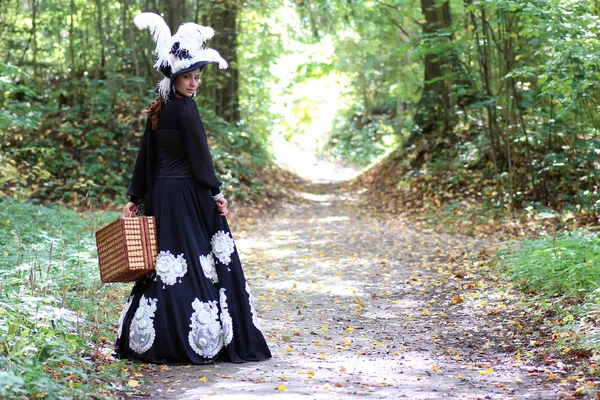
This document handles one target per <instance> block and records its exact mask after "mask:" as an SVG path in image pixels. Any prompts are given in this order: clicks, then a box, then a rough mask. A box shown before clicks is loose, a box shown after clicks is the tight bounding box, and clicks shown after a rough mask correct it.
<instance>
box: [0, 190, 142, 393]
mask: <svg viewBox="0 0 600 400" xmlns="http://www.w3.org/2000/svg"><path fill="white" fill-rule="evenodd" d="M116 217H117V214H116V213H114V212H91V211H90V212H87V213H79V212H75V211H72V210H68V209H65V208H62V207H54V208H49V207H44V206H40V205H38V204H34V203H33V202H31V201H28V202H18V201H15V200H13V199H10V198H6V197H4V198H0V248H1V251H0V364H1V365H2V371H0V398H9V399H26V398H43V399H83V398H90V396H92V397H93V398H97V399H109V398H114V397H115V396H116V393H117V392H121V393H123V392H126V391H127V389H126V386H124V385H123V384H122V382H123V381H125V380H126V379H127V378H128V377H129V376H130V374H131V373H132V372H131V371H130V368H131V367H128V366H127V365H126V364H125V363H123V362H121V361H118V360H114V359H113V358H112V346H113V343H114V339H115V331H116V322H117V319H118V310H119V308H120V307H121V306H122V303H123V302H122V300H123V299H124V298H125V297H126V293H125V291H126V290H127V287H125V286H124V285H112V286H111V285H102V283H101V282H100V279H99V275H98V264H97V258H96V249H95V239H94V236H93V234H94V232H95V230H96V229H97V228H98V227H99V226H102V225H104V224H106V223H108V222H109V221H111V220H114V219H115V218H116ZM92 394H93V395H92Z"/></svg>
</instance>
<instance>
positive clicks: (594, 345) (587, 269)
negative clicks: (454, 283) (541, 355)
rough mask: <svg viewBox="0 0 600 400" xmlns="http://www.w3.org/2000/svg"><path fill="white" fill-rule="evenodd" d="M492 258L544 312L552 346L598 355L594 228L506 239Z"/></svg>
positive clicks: (599, 269)
mask: <svg viewBox="0 0 600 400" xmlns="http://www.w3.org/2000/svg"><path fill="white" fill-rule="evenodd" d="M496 259H497V261H498V266H499V268H500V270H501V271H502V273H503V274H505V276H506V277H507V279H508V280H510V281H512V282H514V283H515V284H516V285H517V286H518V287H519V288H521V289H522V290H523V291H524V292H525V293H528V294H529V300H528V303H530V305H529V306H531V307H533V308H534V309H535V310H534V311H535V312H536V313H538V314H539V315H544V316H545V325H546V326H548V327H550V330H551V331H552V339H553V343H554V348H555V350H557V351H559V352H560V353H562V354H563V355H564V356H566V357H571V358H572V359H582V358H583V359H587V360H589V361H590V362H593V363H597V362H598V361H600V329H598V322H600V237H599V235H598V232H594V231H592V230H575V231H571V232H566V233H560V234H558V235H556V236H547V237H543V238H537V239H531V240H527V241H523V242H520V243H516V242H514V243H510V244H509V245H508V249H506V250H502V251H500V252H499V253H498V254H497V255H496ZM599 372H600V371H599Z"/></svg>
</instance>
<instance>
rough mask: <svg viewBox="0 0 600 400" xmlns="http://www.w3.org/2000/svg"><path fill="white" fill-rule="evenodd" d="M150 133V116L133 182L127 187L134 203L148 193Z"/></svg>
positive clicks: (134, 170)
mask: <svg viewBox="0 0 600 400" xmlns="http://www.w3.org/2000/svg"><path fill="white" fill-rule="evenodd" d="M149 135H150V118H149V117H148V120H147V121H146V128H145V129H144V134H143V136H142V143H141V144H140V150H139V151H138V155H137V159H136V160H135V167H134V168H133V176H132V177H131V183H130V184H129V189H127V195H128V196H129V201H131V202H132V203H136V204H137V203H138V202H139V200H140V199H142V198H143V197H144V195H145V194H146V171H147V169H146V163H147V162H148V157H147V154H146V151H147V148H148V140H149V139H148V136H149Z"/></svg>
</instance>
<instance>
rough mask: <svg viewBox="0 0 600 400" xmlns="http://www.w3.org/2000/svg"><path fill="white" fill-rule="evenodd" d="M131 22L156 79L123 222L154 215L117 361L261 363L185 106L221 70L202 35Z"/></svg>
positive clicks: (261, 348) (220, 206)
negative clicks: (149, 263)
mask: <svg viewBox="0 0 600 400" xmlns="http://www.w3.org/2000/svg"><path fill="white" fill-rule="evenodd" d="M134 22H135V24H136V25H137V26H138V27H139V28H141V29H143V28H148V29H149V30H150V32H152V33H153V35H154V39H155V41H156V42H157V48H156V53H157V55H158V61H157V64H156V66H157V67H158V68H159V70H160V71H161V72H162V73H163V74H164V75H165V78H164V79H163V80H162V81H161V82H160V84H159V87H158V92H159V93H160V97H159V98H158V99H157V100H156V101H155V102H153V103H151V104H150V106H149V108H148V110H146V114H148V120H147V123H146V129H145V131H144V135H143V138H142V144H141V147H140V151H139V154H138V157H137V160H136V164H135V169H134V173H133V177H132V180H131V185H130V187H129V190H128V191H127V194H128V195H129V196H130V202H129V203H128V204H127V205H126V206H125V208H124V209H123V215H124V216H134V215H135V214H136V213H137V211H138V208H139V205H140V203H143V207H144V213H145V214H146V215H153V216H154V217H155V218H156V223H157V227H158V245H159V253H158V256H157V259H156V268H155V271H154V272H153V273H152V274H151V275H149V276H147V277H145V278H143V279H141V280H139V281H138V282H136V284H135V286H134V287H133V290H132V292H131V295H130V297H129V299H128V301H127V304H126V305H125V308H124V309H123V311H122V313H121V318H120V327H119V332H118V338H117V342H116V352H117V355H118V356H119V357H120V358H128V359H130V360H134V361H139V362H150V363H186V364H188V363H191V364H203V363H206V362H210V361H216V360H226V361H231V362H236V363H237V362H244V361H260V360H265V359H268V358H270V357H271V353H270V351H269V348H268V346H267V344H266V342H265V339H264V337H263V335H262V333H261V331H260V329H259V327H258V322H257V316H256V311H255V309H254V304H253V302H254V300H253V297H252V295H251V294H250V292H249V290H248V285H247V283H246V280H245V278H244V273H243V271H242V266H241V263H240V260H239V258H238V254H237V251H236V249H235V244H234V241H233V239H232V237H231V233H230V231H229V227H228V225H227V220H226V219H225V215H227V213H228V209H227V205H228V204H227V200H226V199H225V198H224V196H223V194H222V193H221V192H220V189H219V187H220V186H221V182H219V180H218V179H217V177H216V176H215V170H214V166H213V163H212V159H211V156H210V151H209V148H208V144H207V140H206V133H205V131H204V127H203V126H202V121H201V120H200V115H199V113H198V108H197V106H196V103H195V102H194V100H193V96H194V95H195V92H196V89H197V87H198V80H199V76H200V72H201V70H202V68H204V66H206V65H207V64H209V63H218V64H219V66H220V67H221V68H226V67H227V63H226V62H225V60H223V59H222V58H221V56H220V55H219V53H217V52H216V51H215V50H212V49H207V48H205V47H204V42H205V41H206V40H208V39H210V37H212V35H213V33H214V32H213V31H212V29H211V28H207V27H203V26H200V25H196V24H184V25H182V26H181V27H180V28H179V30H178V31H177V33H176V34H175V35H174V36H173V37H171V32H170V30H169V28H168V26H167V25H166V23H165V22H164V20H163V19H162V18H161V17H160V16H158V15H156V14H153V13H142V14H140V15H138V16H137V17H136V18H135V20H134Z"/></svg>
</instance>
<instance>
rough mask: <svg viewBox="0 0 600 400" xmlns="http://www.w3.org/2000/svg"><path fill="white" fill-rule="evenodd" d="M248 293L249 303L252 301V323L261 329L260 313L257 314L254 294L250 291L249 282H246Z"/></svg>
mask: <svg viewBox="0 0 600 400" xmlns="http://www.w3.org/2000/svg"><path fill="white" fill-rule="evenodd" d="M246 293H248V303H250V313H251V314H252V323H253V324H254V326H255V327H256V329H258V330H260V326H259V323H258V315H256V308H254V296H252V293H250V287H249V286H248V282H246Z"/></svg>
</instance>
